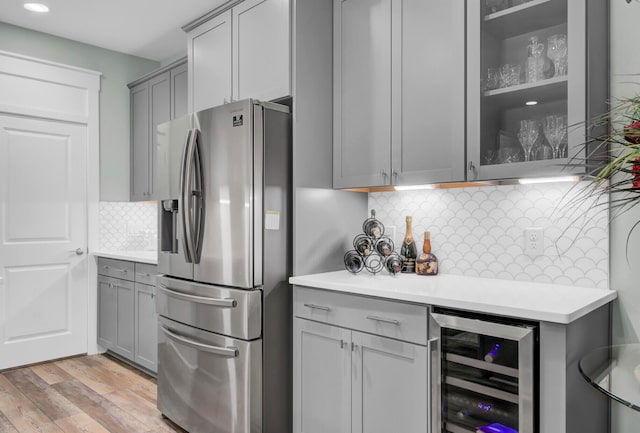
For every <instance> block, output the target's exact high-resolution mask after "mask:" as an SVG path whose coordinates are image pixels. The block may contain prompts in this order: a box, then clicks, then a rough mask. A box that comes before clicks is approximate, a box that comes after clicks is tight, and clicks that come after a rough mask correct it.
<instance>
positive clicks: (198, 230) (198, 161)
mask: <svg viewBox="0 0 640 433" xmlns="http://www.w3.org/2000/svg"><path fill="white" fill-rule="evenodd" d="M192 135H193V138H192V140H193V145H192V146H191V158H190V162H189V163H190V165H191V169H192V170H193V171H191V169H190V170H188V171H187V173H188V177H189V178H188V181H189V182H188V185H193V187H194V189H193V190H192V191H190V192H189V194H190V196H191V198H192V200H193V202H192V203H191V204H190V206H189V209H191V210H192V212H193V219H191V220H190V222H189V224H191V231H192V232H193V238H192V239H193V243H192V249H191V253H192V258H193V263H195V264H198V263H200V255H201V254H202V243H203V240H204V221H205V219H204V213H205V197H206V191H205V186H206V184H205V182H204V170H203V163H202V149H201V148H200V130H199V129H194V130H193V133H192ZM192 176H194V177H193V178H192Z"/></svg>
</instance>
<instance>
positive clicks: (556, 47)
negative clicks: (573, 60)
mask: <svg viewBox="0 0 640 433" xmlns="http://www.w3.org/2000/svg"><path fill="white" fill-rule="evenodd" d="M547 56H548V57H549V58H550V59H551V60H553V66H554V69H555V74H554V75H553V76H554V77H560V76H563V75H567V35H552V36H549V39H547Z"/></svg>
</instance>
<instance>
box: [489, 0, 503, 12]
mask: <svg viewBox="0 0 640 433" xmlns="http://www.w3.org/2000/svg"><path fill="white" fill-rule="evenodd" d="M485 3H486V5H487V9H488V10H489V13H492V14H493V13H496V12H498V11H501V10H503V9H505V8H506V7H507V4H506V2H505V0H485Z"/></svg>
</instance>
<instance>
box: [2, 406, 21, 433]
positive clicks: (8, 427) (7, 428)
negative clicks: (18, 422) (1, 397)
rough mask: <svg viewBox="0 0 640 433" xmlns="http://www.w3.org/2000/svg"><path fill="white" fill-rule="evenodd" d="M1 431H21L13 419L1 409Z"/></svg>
mask: <svg viewBox="0 0 640 433" xmlns="http://www.w3.org/2000/svg"><path fill="white" fill-rule="evenodd" d="M0 409H1V408H0ZM0 433H19V432H18V430H16V428H15V427H14V426H13V424H11V421H9V420H8V419H7V417H6V416H4V414H3V413H2V412H1V411H0Z"/></svg>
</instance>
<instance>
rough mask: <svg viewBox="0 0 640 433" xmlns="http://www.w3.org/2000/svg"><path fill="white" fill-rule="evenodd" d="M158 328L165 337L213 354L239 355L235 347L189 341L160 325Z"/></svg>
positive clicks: (230, 356) (232, 356)
mask: <svg viewBox="0 0 640 433" xmlns="http://www.w3.org/2000/svg"><path fill="white" fill-rule="evenodd" d="M160 329H162V332H164V333H165V334H166V335H167V337H169V338H171V339H172V340H175V341H178V342H180V343H182V344H184V345H186V346H190V347H193V348H194V349H198V350H202V351H204V352H209V353H213V354H214V355H220V356H225V357H227V358H237V357H238V356H239V355H240V350H238V348H237V347H218V346H209V345H208V344H202V343H196V342H195V341H191V340H189V339H187V338H184V337H181V336H179V335H176V334H174V333H173V332H171V331H170V330H168V329H167V328H165V327H164V326H161V327H160Z"/></svg>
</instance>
